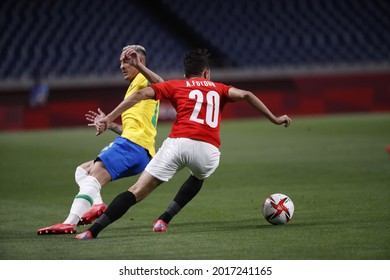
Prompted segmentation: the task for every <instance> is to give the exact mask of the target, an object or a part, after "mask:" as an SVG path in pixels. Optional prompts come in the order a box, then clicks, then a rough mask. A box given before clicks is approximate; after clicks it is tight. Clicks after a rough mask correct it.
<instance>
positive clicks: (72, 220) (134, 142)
mask: <svg viewBox="0 0 390 280" xmlns="http://www.w3.org/2000/svg"><path fill="white" fill-rule="evenodd" d="M120 69H121V71H122V73H123V77H124V79H125V80H126V81H128V82H129V83H130V86H129V88H128V90H127V92H126V95H125V99H126V98H127V97H129V96H130V95H131V94H132V93H134V92H136V91H139V90H141V89H143V88H145V87H147V86H148V85H149V83H158V82H160V81H163V79H162V78H161V77H160V76H158V75H157V74H156V73H154V72H152V71H151V70H150V69H148V68H147V67H146V51H145V48H144V47H142V46H139V45H129V46H126V47H124V48H123V50H122V53H121V56H120ZM158 109H159V103H158V101H156V100H145V101H143V102H140V103H139V104H137V106H134V107H133V108H131V109H129V110H127V111H125V112H123V114H122V115H121V118H122V125H119V124H115V123H113V124H112V125H110V127H109V129H110V130H112V131H114V132H116V133H117V134H119V135H120V136H118V137H117V138H116V139H115V141H114V142H112V143H111V144H110V145H108V146H107V147H105V148H104V149H103V150H102V151H101V153H100V154H99V155H98V156H97V158H96V159H95V160H92V161H89V162H86V163H84V164H81V165H80V166H78V167H77V168H76V172H75V180H76V182H77V184H78V185H79V193H78V194H77V195H76V197H75V198H74V200H73V204H72V206H71V209H70V213H69V216H68V217H67V218H66V219H65V221H64V222H63V223H59V224H55V225H52V226H49V227H45V228H41V229H39V230H38V234H41V235H44V234H64V233H76V226H77V225H78V224H84V225H85V224H90V223H92V222H93V221H94V220H95V219H97V218H98V217H99V216H100V215H101V214H102V213H103V211H104V210H105V209H106V208H107V206H106V205H105V204H104V203H103V201H102V198H101V195H100V189H101V187H102V186H104V185H105V184H107V183H109V182H110V181H114V180H117V179H120V178H123V177H129V176H133V175H137V174H139V173H141V172H142V171H143V170H144V169H145V167H146V165H147V164H148V163H149V161H150V159H151V158H152V157H153V156H154V154H155V139H154V138H155V136H156V134H157V131H156V125H157V118H158ZM104 116H105V114H104V113H103V112H102V111H101V110H100V109H99V113H95V112H93V111H90V112H89V114H87V115H86V118H87V120H89V121H91V124H90V125H91V126H94V125H95V124H96V123H97V121H98V120H99V119H100V118H103V117H104Z"/></svg>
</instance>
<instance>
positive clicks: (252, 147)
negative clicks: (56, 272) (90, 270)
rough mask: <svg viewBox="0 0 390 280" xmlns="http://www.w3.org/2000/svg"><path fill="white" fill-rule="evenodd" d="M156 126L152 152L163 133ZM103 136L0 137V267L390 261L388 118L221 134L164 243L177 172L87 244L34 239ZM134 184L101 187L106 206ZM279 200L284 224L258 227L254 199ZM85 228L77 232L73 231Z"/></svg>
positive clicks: (308, 121) (64, 207)
mask: <svg viewBox="0 0 390 280" xmlns="http://www.w3.org/2000/svg"><path fill="white" fill-rule="evenodd" d="M169 129H170V124H169V123H160V124H159V127H158V131H159V135H158V137H157V146H158V147H159V146H160V145H161V142H162V140H163V139H165V138H166V136H167V135H168V133H169ZM113 138H114V135H113V133H110V132H108V133H105V134H104V135H102V136H99V137H95V136H94V131H93V129H92V128H74V129H56V130H48V131H34V132H12V133H10V132H7V133H6V132H2V133H1V134H0V156H1V161H0V184H1V187H0V217H1V223H0V259H3V260H19V259H21V260H31V259H38V260H52V259H71V260H74V259H122V260H125V259H137V260H148V259H149V260H150V259H157V260H158V259H182V260H189V259H195V260H205V259H212V260H213V259H214V260H216V259H238V260H256V259H269V260H279V259H280V260H285V259H297V260H312V259H319V260H328V259H330V260H340V259H352V260H355V259H362V260H368V259H374V260H383V259H389V258H390V234H389V233H390V220H389V214H390V203H389V198H390V154H388V153H387V152H386V146H387V145H390V115H389V114H353V115H333V116H326V117H296V118H294V120H293V124H292V126H291V127H290V128H288V129H285V128H283V127H278V126H275V125H272V124H271V123H269V122H268V121H266V120H265V119H264V118H260V119H251V120H235V121H225V122H224V123H223V124H222V131H221V138H222V146H221V153H222V156H221V163H220V166H219V168H218V169H217V171H216V172H215V173H214V174H213V176H212V177H211V178H209V179H207V180H206V182H205V184H204V186H203V189H202V190H201V192H200V193H199V194H198V196H197V197H196V198H195V199H194V200H193V201H192V202H190V203H189V204H188V205H187V206H186V207H185V208H184V209H183V210H182V212H181V213H180V214H179V215H177V216H176V217H175V219H174V220H173V221H172V222H171V224H170V225H169V228H168V232H167V233H153V232H152V222H153V219H155V218H156V217H158V215H159V214H160V213H161V212H162V211H164V210H165V208H166V207H167V205H168V204H169V202H170V201H171V199H172V198H173V197H174V195H175V194H176V192H177V190H178V188H179V187H180V185H181V183H182V182H183V181H184V180H185V179H186V178H187V176H188V171H187V170H182V171H181V172H180V173H178V174H177V176H176V177H175V178H174V179H172V181H170V182H168V183H165V184H163V185H161V186H160V187H159V188H158V189H157V190H156V191H155V192H154V193H152V194H151V195H150V196H149V197H147V198H146V199H145V200H144V201H142V202H141V203H140V204H138V205H135V206H134V207H133V208H131V209H130V210H129V211H128V212H127V213H126V215H125V216H124V217H123V218H122V219H120V220H119V221H117V222H116V223H114V224H112V225H111V226H109V227H108V228H106V229H105V230H104V231H102V232H101V234H100V235H99V237H98V238H97V239H95V240H89V241H80V240H76V239H75V238H74V235H57V236H55V235H50V236H38V235H37V233H36V230H37V229H38V228H41V227H45V226H49V225H51V224H54V223H58V222H62V221H63V220H64V219H65V218H66V216H67V214H68V211H69V208H70V205H71V202H72V200H73V197H74V196H75V194H76V193H77V191H78V189H77V187H76V184H75V182H74V170H75V168H76V166H77V165H78V164H80V163H82V162H84V161H86V160H89V159H93V158H94V157H95V156H96V155H97V154H98V152H99V151H100V149H101V148H102V147H103V146H105V145H106V144H107V143H109V142H110V141H111V140H112V139H113ZM135 180H136V177H133V178H127V179H122V180H119V181H117V182H113V183H111V184H108V185H106V186H105V187H104V188H103V190H102V194H103V198H104V200H105V202H107V203H109V202H110V201H111V200H112V199H113V198H114V197H115V196H116V195H117V194H118V193H120V192H122V191H124V190H126V189H127V188H128V187H129V186H130V185H131V184H132V183H133V182H134V181H135ZM277 192H281V193H285V194H287V195H288V196H290V197H291V199H292V200H293V202H294V204H295V213H294V217H293V219H292V221H291V222H290V223H289V224H287V225H283V226H273V225H270V224H268V223H267V222H266V221H265V220H264V218H263V217H262V213H261V207H262V203H263V201H264V199H265V197H266V196H267V195H269V194H272V193H277ZM84 229H86V228H83V227H79V228H78V232H81V231H83V230H84Z"/></svg>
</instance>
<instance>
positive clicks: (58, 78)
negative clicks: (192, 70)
mask: <svg viewBox="0 0 390 280" xmlns="http://www.w3.org/2000/svg"><path fill="white" fill-rule="evenodd" d="M0 30H1V31H0V61H1V63H0V132H1V131H8V130H19V129H47V128H56V127H73V126H85V118H84V115H85V112H88V110H91V109H92V110H95V109H96V108H102V109H103V111H105V112H108V111H109V110H112V108H113V107H114V106H115V105H116V104H117V103H118V102H119V101H120V100H122V98H123V93H124V92H125V91H126V89H127V86H128V85H127V83H126V82H124V81H123V77H122V75H121V73H120V71H119V59H118V58H119V55H120V52H121V49H122V47H123V46H125V45H127V44H134V43H137V44H141V45H143V46H145V47H146V49H147V51H148V57H147V62H148V66H149V67H150V68H151V69H152V70H154V71H156V72H157V73H159V74H160V75H161V76H162V77H163V78H164V79H171V78H181V77H183V74H182V58H183V55H184V53H185V52H186V51H187V50H189V49H190V48H194V47H205V48H208V49H209V50H210V51H211V53H212V60H213V64H214V65H213V70H212V78H213V80H215V81H222V82H225V83H227V84H232V85H234V86H237V87H241V88H245V89H248V90H251V91H252V92H254V93H255V94H256V95H258V96H259V97H261V99H262V100H264V101H265V103H266V104H268V105H269V106H270V108H272V110H274V111H275V112H286V113H288V114H291V115H293V116H296V115H318V114H328V113H332V114H333V113H356V112H390V99H389V88H390V31H389V30H390V1H389V0H240V1H238V0H185V1H183V0H116V1H107V0H83V1H78V0H55V1H49V0H2V1H0ZM38 78H39V79H40V80H42V81H43V82H44V83H47V85H48V88H49V95H48V99H47V102H46V103H45V105H44V106H39V107H31V106H29V91H30V89H31V87H32V85H33V81H34V80H36V79H38ZM172 112H173V111H172V107H170V105H169V104H167V103H164V102H162V103H161V106H160V114H159V120H160V121H164V120H172V117H173V116H174V114H172ZM173 113H174V112H173ZM253 116H256V114H254V112H253V111H251V110H248V108H247V107H245V106H242V107H241V106H236V107H235V109H233V108H230V109H229V108H227V109H225V110H224V118H240V117H253Z"/></svg>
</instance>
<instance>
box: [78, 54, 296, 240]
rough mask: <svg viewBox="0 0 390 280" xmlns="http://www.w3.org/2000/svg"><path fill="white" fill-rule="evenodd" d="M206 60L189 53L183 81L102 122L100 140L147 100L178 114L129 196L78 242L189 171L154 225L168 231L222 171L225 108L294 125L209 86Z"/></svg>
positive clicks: (128, 102)
mask: <svg viewBox="0 0 390 280" xmlns="http://www.w3.org/2000/svg"><path fill="white" fill-rule="evenodd" d="M208 57H209V53H208V52H207V50H201V49H197V50H194V51H191V52H189V53H187V54H186V55H185V57H184V71H185V78H186V79H185V80H171V81H166V82H161V83H157V84H152V85H150V86H149V87H147V88H144V89H142V90H140V91H137V92H135V93H134V94H133V95H131V96H130V97H129V98H127V99H125V100H124V101H122V102H121V103H120V104H119V105H118V106H117V107H116V108H115V109H114V110H113V111H112V112H111V113H110V114H108V115H107V116H106V117H105V118H103V119H101V121H100V123H101V125H100V126H99V128H98V132H97V133H98V134H100V133H103V132H104V131H105V130H106V129H107V127H109V125H110V124H111V123H112V121H113V120H115V119H116V118H117V117H118V116H119V115H120V114H121V113H122V112H123V111H125V110H127V109H128V108H131V107H132V106H134V105H135V104H137V103H138V102H140V101H142V100H146V99H155V100H160V99H162V98H165V99H168V100H169V101H170V102H171V104H172V105H173V107H174V108H175V110H176V112H177V115H176V119H175V121H174V124H173V126H172V130H171V133H170V134H169V136H168V138H167V139H166V140H165V141H164V143H163V145H162V147H161V148H160V149H159V151H158V152H157V153H156V155H155V157H154V158H153V159H152V160H151V161H150V163H149V164H148V165H147V166H146V168H145V171H144V172H143V173H142V174H141V176H140V178H139V179H138V181H137V182H136V183H135V184H134V185H133V186H131V187H130V188H129V190H128V191H125V192H123V193H121V194H119V195H118V196H117V197H116V198H115V199H114V200H113V201H112V202H111V204H110V205H109V206H108V208H107V210H106V211H105V212H104V213H103V215H102V216H101V217H100V218H99V219H98V220H97V221H96V222H95V223H94V224H93V225H92V226H91V227H90V228H89V229H88V230H87V231H85V232H83V233H80V234H78V235H76V238H78V239H92V238H96V237H97V235H98V234H99V233H100V231H101V230H102V229H104V228H105V227H107V226H108V225H109V224H111V223H112V222H114V221H116V220H117V219H119V218H120V217H122V216H123V215H124V214H125V213H126V212H127V210H128V209H129V208H130V207H131V206H133V205H134V204H136V203H137V202H139V201H141V200H142V199H144V198H145V197H146V196H148V195H149V194H150V193H151V192H152V191H153V190H154V189H155V188H157V187H158V186H159V185H160V184H161V183H163V182H167V181H169V180H170V179H171V178H172V177H173V176H174V175H175V174H176V172H178V171H179V170H181V169H182V168H184V167H187V168H188V169H189V170H190V172H191V175H190V177H189V178H188V179H187V181H186V182H185V183H184V184H183V186H182V188H181V189H180V191H179V193H178V195H177V196H176V197H175V199H174V200H173V202H172V203H171V204H170V205H169V207H168V209H167V211H166V212H165V213H164V214H163V215H161V216H160V218H159V220H158V221H157V222H156V223H155V225H154V231H166V226H167V224H168V222H169V221H170V219H172V217H173V216H174V215H175V214H176V213H177V212H178V211H180V209H181V208H182V207H184V206H185V205H186V203H188V202H189V201H190V200H191V199H192V198H193V197H194V196H195V195H196V193H197V192H198V191H199V189H200V188H201V186H202V184H203V181H204V179H206V178H207V177H209V176H210V175H211V174H212V173H213V172H214V171H215V169H216V168H217V167H218V164H219V159H220V152H219V146H220V144H221V141H220V135H219V134H220V133H219V132H220V124H221V112H222V109H223V107H224V105H225V104H226V103H228V102H235V101H241V100H243V101H246V102H247V103H248V104H250V105H251V106H252V107H254V108H255V109H256V110H257V111H259V112H260V113H262V114H263V115H264V116H265V117H267V118H268V119H269V120H270V121H271V122H272V123H274V124H277V125H281V124H284V126H285V127H288V126H289V125H290V123H291V119H290V118H289V117H288V116H287V115H282V116H279V117H276V116H275V115H274V114H273V113H272V112H271V111H270V110H269V109H268V108H267V107H266V106H265V105H264V104H263V102H262V101H261V100H260V99H258V98H257V97H256V96H255V95H254V94H253V93H251V92H249V91H245V90H241V89H238V88H235V87H232V86H227V85H224V84H222V83H217V82H213V81H211V80H210V66H209V58H208ZM183 189H185V190H187V192H186V191H184V190H183Z"/></svg>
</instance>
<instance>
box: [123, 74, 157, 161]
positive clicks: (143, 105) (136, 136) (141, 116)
mask: <svg viewBox="0 0 390 280" xmlns="http://www.w3.org/2000/svg"><path fill="white" fill-rule="evenodd" d="M148 85H149V82H148V80H147V79H146V78H145V77H144V76H143V75H142V74H141V73H139V74H138V75H137V76H136V77H135V78H134V80H133V82H132V83H131V84H130V86H129V88H128V89H127V92H126V95H125V99H126V98H127V97H129V96H130V95H131V94H133V93H134V92H136V91H139V90H141V89H143V88H145V87H147V86H148ZM158 109H159V101H156V100H153V99H147V100H143V101H141V102H139V103H137V104H136V105H134V106H133V107H131V108H130V109H128V110H126V111H124V112H123V113H122V116H121V117H122V137H124V138H127V139H129V140H130V141H132V142H134V143H136V144H138V145H140V146H142V147H144V148H145V149H146V150H148V151H149V154H150V155H151V156H152V157H153V156H154V155H155V153H156V150H155V139H154V138H155V136H156V134H157V129H156V128H157V120H158Z"/></svg>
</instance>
